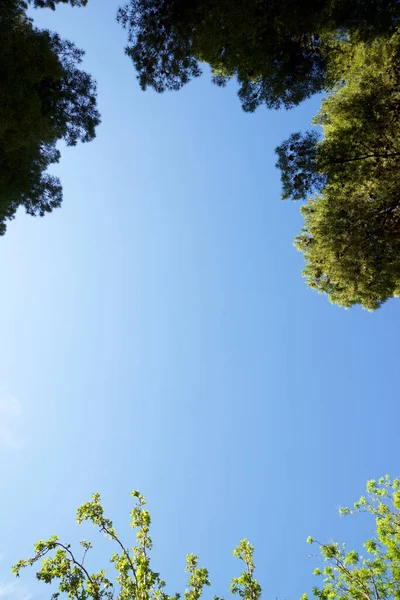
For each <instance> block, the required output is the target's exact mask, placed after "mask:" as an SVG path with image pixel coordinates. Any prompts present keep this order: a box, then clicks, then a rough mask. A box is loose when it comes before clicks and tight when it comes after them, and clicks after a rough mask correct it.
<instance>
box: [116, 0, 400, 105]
mask: <svg viewBox="0 0 400 600" xmlns="http://www.w3.org/2000/svg"><path fill="white" fill-rule="evenodd" d="M398 18H399V6H398V3H395V2H392V1H391V0H346V1H344V0H339V1H338V2H333V1H332V0H297V1H296V2H293V0H281V1H279V2H277V1H271V2H265V1H261V0H168V1H167V0H129V1H128V2H127V3H126V4H125V5H124V6H123V7H122V8H121V9H120V11H119V16H118V19H119V21H120V22H121V23H122V25H123V26H124V27H125V28H126V29H127V30H128V46H127V48H126V52H127V54H128V55H129V56H130V57H131V59H132V61H133V63H134V65H135V68H136V69H137V72H138V79H139V82H140V85H141V87H142V88H143V89H146V88H147V87H152V88H154V89H155V90H156V91H157V92H162V91H164V90H169V89H173V90H175V89H179V88H180V87H181V86H182V85H184V84H185V83H187V82H188V81H189V80H190V79H192V78H193V77H197V76H198V75H200V73H201V70H200V67H199V63H208V64H209V65H210V67H211V70H212V75H213V81H214V83H216V84H218V85H224V84H225V83H226V82H227V80H228V79H230V78H236V79H237V81H238V83H239V97H240V99H241V101H242V105H243V108H244V109H245V110H246V111H253V110H255V109H256V108H257V106H259V105H260V104H266V105H267V106H268V107H272V108H279V107H281V106H284V107H286V108H289V107H291V106H294V105H296V104H298V103H299V102H301V101H302V100H304V99H305V98H308V97H309V96H311V95H312V94H314V93H316V92H318V91H320V90H322V89H323V88H324V87H325V86H326V65H327V58H329V56H330V55H331V54H332V52H333V53H335V52H336V43H335V40H337V39H338V37H340V38H343V36H344V35H347V34H348V33H352V34H354V35H356V36H357V37H358V38H360V39H364V40H369V39H371V37H373V36H375V35H378V34H383V33H384V34H387V33H391V32H393V30H394V28H395V25H396V24H397V23H398ZM332 42H333V46H332Z"/></svg>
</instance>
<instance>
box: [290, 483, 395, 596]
mask: <svg viewBox="0 0 400 600" xmlns="http://www.w3.org/2000/svg"><path fill="white" fill-rule="evenodd" d="M399 485H400V480H399V479H394V480H393V481H391V480H390V478H389V477H388V476H386V477H384V478H381V479H380V480H379V481H375V480H371V481H369V482H368V484H367V494H368V495H367V496H361V498H360V499H359V500H358V501H357V502H355V503H354V508H353V509H349V508H344V509H341V510H340V514H341V515H350V514H355V513H360V512H366V513H368V514H370V515H371V516H372V517H373V518H374V520H375V537H374V538H371V539H369V540H367V541H366V542H365V544H364V547H365V549H366V551H367V553H368V554H369V555H370V557H368V556H366V557H363V556H361V555H360V554H359V553H358V552H356V551H354V550H350V551H347V550H346V547H345V546H344V545H339V544H337V543H329V544H319V549H320V557H321V560H322V563H323V567H322V568H317V569H316V570H315V571H314V574H315V575H317V576H318V577H320V578H322V584H321V585H320V586H315V587H314V588H313V596H314V597H315V598H317V599H318V600H331V599H332V600H389V599H393V598H394V599H396V600H398V599H399V598H400V512H399V509H398V507H397V506H396V503H397V493H398V492H397V490H398V489H399ZM312 543H317V544H318V542H314V540H312ZM302 598H303V600H305V599H304V596H303V597H302Z"/></svg>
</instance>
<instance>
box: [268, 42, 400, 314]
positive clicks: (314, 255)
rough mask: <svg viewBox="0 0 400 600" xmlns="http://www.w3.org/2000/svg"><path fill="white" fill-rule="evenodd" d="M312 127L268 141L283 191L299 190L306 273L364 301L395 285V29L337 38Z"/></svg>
mask: <svg viewBox="0 0 400 600" xmlns="http://www.w3.org/2000/svg"><path fill="white" fill-rule="evenodd" d="M328 72H332V74H333V75H332V76H333V77H334V78H336V79H338V80H339V81H340V82H339V83H338V84H337V85H336V87H335V88H334V90H333V92H332V93H331V94H329V95H328V97H327V98H326V99H325V100H324V101H323V102H322V105H321V109H320V111H319V112H318V114H317V115H316V117H315V119H314V124H315V125H317V126H319V127H320V128H321V129H322V134H323V135H322V138H320V136H319V135H318V133H317V132H315V131H314V132H307V133H306V134H300V133H296V134H292V136H291V137H290V138H289V139H288V140H287V141H286V142H284V143H283V144H282V145H281V146H280V147H279V148H277V154H278V162H277V166H278V167H279V168H280V169H281V173H282V185H283V193H282V196H283V198H284V199H286V198H290V199H292V200H301V199H306V198H307V196H308V195H309V194H311V193H313V192H316V195H315V196H313V197H312V198H311V199H310V200H309V201H308V203H307V204H306V205H305V206H304V207H303V208H302V209H301V210H302V213H303V215H304V218H305V226H304V228H303V230H302V232H301V234H300V235H299V236H298V237H297V238H296V246H297V247H298V248H299V249H300V250H301V251H302V252H303V253H304V257H305V259H306V268H305V270H304V275H305V277H306V279H307V283H308V284H309V285H310V286H311V287H312V288H315V289H317V290H318V291H320V292H324V293H326V294H328V296H329V298H330V300H331V301H332V302H334V303H336V304H339V305H342V306H345V307H349V306H352V305H354V304H361V305H362V306H364V307H365V308H367V309H369V310H374V309H376V308H378V307H379V306H380V305H381V304H382V303H383V302H384V301H385V300H387V299H388V298H390V297H392V296H397V295H398V294H399V292H400V235H399V234H400V195H399V169H400V134H399V127H398V123H399V119H400V77H399V76H400V33H399V32H396V33H395V34H393V35H392V36H391V37H390V38H389V39H383V38H377V39H375V40H374V41H373V42H369V43H365V42H354V41H352V40H345V41H342V42H341V43H340V47H339V52H338V54H337V56H336V57H335V60H332V61H331V63H330V65H329V68H328Z"/></svg>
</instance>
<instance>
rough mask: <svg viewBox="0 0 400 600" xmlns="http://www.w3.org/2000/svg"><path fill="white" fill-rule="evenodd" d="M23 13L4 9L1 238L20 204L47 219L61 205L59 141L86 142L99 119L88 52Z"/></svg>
mask: <svg viewBox="0 0 400 600" xmlns="http://www.w3.org/2000/svg"><path fill="white" fill-rule="evenodd" d="M36 4H37V5H38V6H42V5H43V6H44V5H46V6H50V7H51V6H53V2H49V1H46V2H41V1H39V0H37V2H36ZM25 9H26V4H25V3H20V2H17V1H16V0H4V2H3V3H2V4H1V8H0V37H1V52H2V54H1V61H0V234H2V233H4V232H5V230H6V222H7V220H8V219H12V218H13V217H14V216H15V213H16V211H17V209H18V207H19V206H23V207H24V208H25V210H26V212H28V213H29V214H31V215H40V216H43V215H44V214H45V213H47V212H50V211H51V210H53V208H55V207H57V206H59V205H60V204H61V200H62V188H61V183H60V181H59V179H58V178H57V177H55V176H53V175H51V174H49V172H48V168H49V166H51V165H52V164H54V163H56V162H58V161H59V158H60V152H59V150H58V149H57V142H58V141H59V140H64V142H65V143H66V144H67V145H69V146H71V145H75V144H76V143H77V142H78V141H82V142H88V141H90V140H92V139H93V138H94V136H95V127H96V126H97V125H98V123H99V121H100V119H99V113H98V111H97V109H96V86H95V83H94V81H93V79H92V78H91V76H90V75H88V74H87V73H85V72H84V71H82V70H80V69H79V65H80V63H81V61H82V56H83V51H82V50H79V49H78V48H76V47H75V46H74V44H72V43H71V42H69V41H65V40H62V39H61V38H60V37H59V36H58V35H57V34H56V33H51V32H50V31H47V30H40V29H38V28H36V27H34V25H33V24H32V21H31V20H30V19H28V18H27V16H26V12H25Z"/></svg>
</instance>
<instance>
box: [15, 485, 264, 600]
mask: <svg viewBox="0 0 400 600" xmlns="http://www.w3.org/2000/svg"><path fill="white" fill-rule="evenodd" d="M132 496H133V497H134V498H135V504H134V506H133V508H132V511H131V515H130V517H131V519H130V526H131V528H132V529H133V530H135V531H136V536H135V537H136V544H135V545H134V546H133V547H130V548H129V547H126V546H125V545H124V544H123V543H122V541H121V538H120V537H119V535H118V534H117V532H116V530H115V528H114V525H113V522H112V521H111V520H110V519H108V518H107V517H105V516H104V510H103V506H102V504H101V499H100V495H99V494H98V493H96V494H93V496H92V499H91V501H90V502H86V503H85V504H83V505H82V506H81V507H80V508H78V510H77V522H78V523H79V524H81V523H83V522H85V521H88V522H90V523H92V524H93V525H94V527H96V529H98V530H99V531H100V532H101V533H102V534H103V535H104V536H105V537H106V538H108V539H109V540H110V541H111V542H113V543H114V544H115V546H116V548H117V551H115V552H113V553H112V554H111V558H110V562H111V563H112V564H113V565H114V568H115V575H114V576H111V575H110V576H108V575H107V574H106V571H105V569H101V570H99V571H94V572H92V571H91V570H90V569H89V568H88V567H87V553H88V552H89V551H90V550H91V549H92V544H91V542H88V541H86V540H82V541H81V542H80V544H81V547H82V548H83V553H82V556H81V557H79V558H78V557H77V555H76V553H75V552H74V553H73V551H72V550H71V547H70V545H69V544H63V543H61V542H60V540H59V538H58V537H57V536H53V537H51V538H49V539H48V540H46V541H44V540H39V541H38V542H37V543H36V544H35V546H34V552H35V554H34V556H33V557H32V558H29V559H27V560H25V559H22V560H20V561H19V562H18V563H17V564H15V565H14V567H13V573H14V574H15V575H16V576H17V577H19V576H20V572H21V570H22V569H23V568H25V567H28V566H32V565H35V564H36V563H37V562H38V561H41V564H40V568H39V569H38V571H37V573H36V577H37V579H38V580H39V581H43V582H44V583H47V584H55V585H56V588H57V591H56V592H54V593H53V595H52V598H53V600H56V599H57V598H59V597H60V596H61V597H62V596H64V597H67V598H74V599H75V600H89V599H90V598H91V599H93V600H112V599H115V600H179V598H180V594H175V595H174V596H169V595H168V594H167V593H166V592H165V587H166V583H165V581H163V580H162V579H161V577H160V575H159V573H156V572H155V571H153V569H152V567H151V563H150V552H151V549H152V545H153V544H152V540H151V537H150V524H151V518H150V513H149V511H148V510H147V509H146V508H145V505H146V501H145V499H144V497H143V495H142V494H140V492H138V491H133V492H132ZM253 552H254V549H253V547H252V546H251V545H250V544H249V542H248V541H247V540H242V541H241V542H240V544H239V545H238V546H237V548H236V549H235V550H234V552H233V554H234V556H236V557H237V558H240V559H241V560H242V561H243V562H244V565H245V571H244V572H243V573H242V575H240V577H238V578H235V579H232V584H231V588H230V589H231V591H232V593H233V594H236V595H239V596H240V598H243V599H244V600H260V597H261V587H260V585H259V584H258V583H257V581H256V580H255V579H254V562H253ZM197 565H198V557H197V556H196V555H194V554H188V555H187V556H186V571H187V572H188V573H189V581H188V585H187V588H186V590H185V593H184V598H185V600H199V599H200V598H201V596H202V594H203V589H204V587H205V586H209V585H210V581H209V576H208V571H207V569H205V568H203V567H198V566H197ZM215 600H222V599H218V598H217V597H215Z"/></svg>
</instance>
